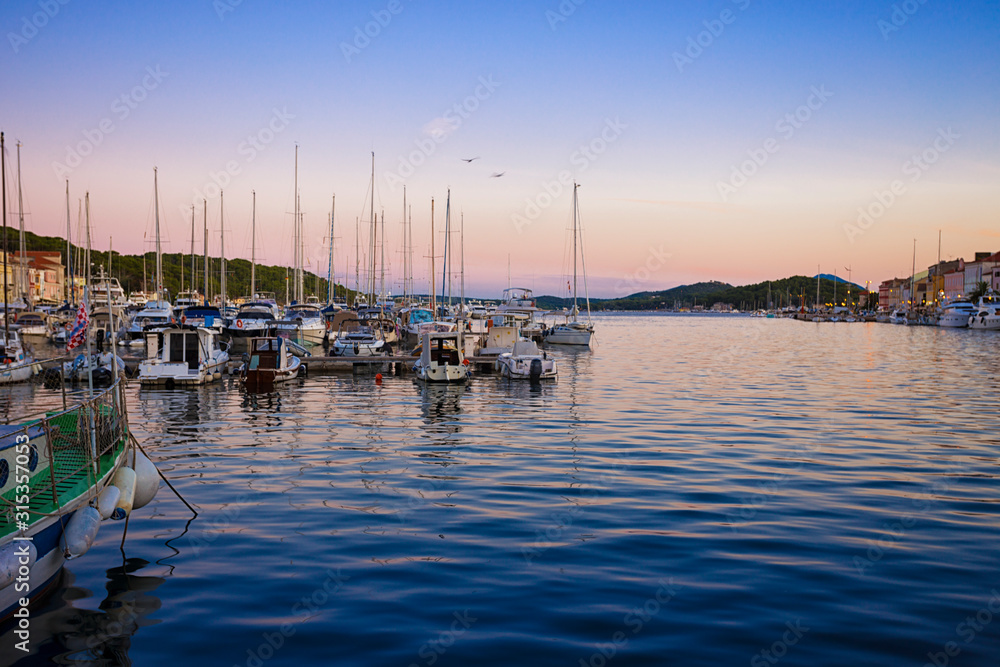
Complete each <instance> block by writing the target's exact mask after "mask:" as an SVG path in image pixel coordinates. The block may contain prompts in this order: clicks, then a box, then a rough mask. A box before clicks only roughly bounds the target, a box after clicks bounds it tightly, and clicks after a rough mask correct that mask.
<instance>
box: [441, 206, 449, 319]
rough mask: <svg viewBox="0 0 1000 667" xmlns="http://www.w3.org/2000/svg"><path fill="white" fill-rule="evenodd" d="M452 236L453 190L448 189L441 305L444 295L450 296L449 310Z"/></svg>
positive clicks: (445, 209) (445, 208) (445, 211)
mask: <svg viewBox="0 0 1000 667" xmlns="http://www.w3.org/2000/svg"><path fill="white" fill-rule="evenodd" d="M450 236H451V188H448V198H447V199H446V200H445V204H444V257H443V258H442V261H441V303H442V304H443V303H444V302H445V300H444V295H445V292H446V289H445V288H446V285H447V294H448V308H449V309H450V308H451V281H450V280H449V279H448V278H449V277H450V276H449V275H448V268H449V265H450V260H451V258H450V257H449V256H448V238H449V237H450Z"/></svg>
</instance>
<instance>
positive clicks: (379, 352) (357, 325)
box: [330, 311, 392, 357]
mask: <svg viewBox="0 0 1000 667" xmlns="http://www.w3.org/2000/svg"><path fill="white" fill-rule="evenodd" d="M381 322H382V321H381V320H370V321H368V322H363V321H361V320H359V319H358V317H357V316H356V315H355V314H354V313H351V312H347V311H345V312H341V313H337V316H336V317H335V318H334V323H335V324H336V326H337V334H336V337H335V338H334V339H333V341H332V342H331V343H330V354H331V355H333V356H335V357H381V356H387V355H391V354H392V346H391V345H389V344H388V343H386V342H385V336H384V335H383V333H382V324H381Z"/></svg>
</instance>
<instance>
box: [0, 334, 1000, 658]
mask: <svg viewBox="0 0 1000 667" xmlns="http://www.w3.org/2000/svg"><path fill="white" fill-rule="evenodd" d="M598 339H599V342H598V344H597V345H596V346H595V350H594V351H593V352H589V351H575V352H574V351H564V350H560V351H556V352H555V354H556V356H557V357H558V359H559V364H560V379H559V381H558V382H557V383H554V384H547V385H544V386H542V387H541V388H538V389H533V388H531V387H529V386H527V385H521V384H507V383H506V382H503V381H501V380H498V379H496V378H492V377H477V378H475V379H474V380H473V381H472V382H471V384H470V385H469V386H467V387H439V386H430V387H424V386H421V385H419V384H417V383H415V382H413V381H412V380H410V379H408V378H395V377H387V378H386V379H385V381H384V382H383V384H382V385H381V386H377V385H376V384H375V382H374V381H373V379H372V378H371V377H370V376H363V375H362V376H356V377H352V376H350V375H346V376H345V375H327V376H319V375H313V376H310V377H308V378H306V379H304V380H301V381H297V382H295V383H293V384H292V385H291V386H289V387H286V388H282V389H281V390H280V391H279V392H278V393H277V394H274V395H269V396H259V397H252V396H247V395H246V394H244V393H243V392H242V391H241V390H240V389H239V388H238V387H237V386H235V385H232V384H227V385H226V386H225V387H223V386H219V385H216V386H212V387H203V388H200V389H195V390H187V391H184V390H175V391H165V390H164V391H154V390H145V389H143V390H139V389H138V388H137V387H133V388H132V389H131V390H130V391H131V394H132V399H131V401H130V409H131V421H132V426H133V429H134V430H135V431H136V433H137V435H138V436H139V438H140V440H141V441H142V442H144V443H145V446H146V448H147V450H148V451H149V452H150V454H151V456H152V458H153V459H154V460H156V461H157V462H158V463H159V467H160V468H161V470H163V471H164V472H165V473H166V474H167V475H168V477H169V478H170V479H171V480H172V481H173V482H174V484H175V485H176V486H177V488H178V489H180V491H181V492H182V493H183V494H184V496H185V497H186V498H187V500H188V501H190V502H192V503H194V504H196V505H197V506H198V507H199V508H200V511H201V512H202V513H201V514H200V515H199V516H198V518H197V519H195V520H194V521H191V522H188V518H189V515H188V514H186V510H185V508H184V506H183V505H182V504H181V503H180V502H179V501H178V500H177V499H176V498H174V497H173V496H172V495H171V494H170V492H169V490H168V489H166V488H165V487H162V488H161V489H160V493H159V495H158V497H157V499H156V500H155V501H154V503H153V504H152V505H151V506H149V507H146V508H144V509H142V510H139V511H138V512H137V514H136V516H135V517H134V518H135V520H134V521H133V522H131V524H130V526H129V529H128V538H127V541H126V547H125V555H126V556H127V558H128V560H127V561H125V562H123V560H122V554H121V552H120V551H119V550H118V542H119V540H120V537H121V528H120V525H113V526H105V527H104V533H103V534H102V536H101V538H99V542H98V545H96V546H95V547H94V549H92V550H91V552H90V553H89V554H88V555H87V556H86V557H85V558H83V559H81V560H79V561H75V562H73V563H71V564H70V565H69V567H68V568H67V582H66V587H65V588H63V590H62V591H61V592H60V593H59V594H57V595H56V596H54V597H53V599H52V600H50V602H49V603H48V605H47V606H46V607H45V609H44V610H39V611H37V612H36V618H37V620H36V628H35V631H36V634H35V635H34V637H35V641H36V644H37V645H38V648H39V651H40V653H41V654H42V655H44V656H59V657H57V658H54V659H55V660H57V661H59V662H62V663H63V664H70V663H72V664H101V665H118V664H129V660H131V661H133V662H134V663H135V664H137V665H143V666H146V665H177V664H192V665H202V664H219V665H251V666H252V665H257V664H258V662H257V660H258V659H263V660H262V663H263V664H266V665H303V664H317V665H318V664H358V665H375V664H378V665H382V664H389V665H392V664H395V665H411V664H416V665H431V664H437V665H471V664H497V665H507V664H564V665H573V666H576V665H579V664H580V661H583V664H589V665H601V664H604V663H605V662H607V663H608V664H650V665H657V664H678V665H728V664H747V663H750V664H773V661H774V660H777V659H778V658H781V662H782V664H789V665H791V664H802V665H827V664H829V665H834V664H837V665H840V664H858V665H860V664H913V665H922V664H924V663H926V662H928V661H929V660H930V658H929V656H928V653H931V654H940V655H939V656H937V657H938V658H939V659H943V658H947V659H948V660H949V661H950V664H962V665H983V664H987V663H988V661H990V660H992V661H993V662H989V663H988V664H996V660H997V656H1000V639H998V638H1000V615H997V612H1000V596H995V594H996V591H997V590H1000V566H998V561H997V556H998V553H1000V550H998V547H1000V538H998V535H1000V533H998V529H1000V521H998V505H997V498H998V495H1000V494H998V491H997V489H998V485H997V481H996V476H997V472H998V464H997V454H998V441H1000V418H998V414H997V405H998V397H1000V390H998V381H997V378H998V373H997V371H998V361H997V354H996V351H997V342H998V340H1000V338H997V337H996V335H991V334H990V333H988V332H971V331H946V330H938V329H934V328H924V327H900V326H890V325H877V324H867V325H865V324H822V325H817V324H813V323H802V322H793V321H787V320H754V319H748V318H729V317H668V316H604V317H601V318H599V319H598ZM18 391H21V392H23V391H25V390H23V389H22V390H8V395H7V399H6V400H7V401H8V403H9V402H11V401H14V402H16V401H17V400H22V401H23V400H25V399H24V397H23V396H21V397H20V398H17V396H19V395H18V394H16V392H18ZM10 392H14V393H10ZM35 392H36V393H37V394H38V396H41V395H42V394H43V393H44V390H42V389H37V390H35ZM47 400H51V396H50V397H49V399H47ZM991 600H993V602H992V604H993V611H990V604H991ZM977 612H979V621H978V622H977V624H976V625H960V624H962V623H963V621H965V619H966V618H967V617H969V616H973V617H975V616H976V614H977ZM987 616H989V620H988V622H984V621H987ZM976 627H978V628H979V630H976V629H975V628H976ZM46 635H47V636H49V637H50V639H49V640H47V641H46V642H45V643H44V644H43V643H42V637H44V636H46ZM3 640H4V646H3V650H4V651H7V650H8V647H9V646H10V642H9V641H8V640H9V636H5V637H4V638H3ZM88 640H89V641H88ZM947 642H955V644H954V645H952V646H950V647H947V648H949V649H950V650H951V651H952V653H953V654H954V650H955V649H957V650H959V651H960V653H959V654H958V655H957V656H956V655H953V656H947V655H945V654H944V653H943V652H944V651H945V650H946V644H947ZM274 646H277V648H273V647H274ZM762 651H767V653H766V654H765V653H762ZM7 655H10V654H9V653H8V654H7ZM74 661H75V662H74ZM755 661H756V662H755ZM19 664H47V660H43V659H42V657H41V656H35V657H31V658H27V659H24V660H23V661H22V663H19Z"/></svg>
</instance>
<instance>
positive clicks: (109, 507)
mask: <svg viewBox="0 0 1000 667" xmlns="http://www.w3.org/2000/svg"><path fill="white" fill-rule="evenodd" d="M121 497H122V490H121V489H119V488H118V487H117V486H115V485H114V484H108V485H107V486H106V487H104V490H103V491H101V493H100V494H98V496H97V511H98V512H100V514H101V519H110V518H111V515H112V514H114V511H115V507H116V506H117V505H118V501H119V500H120V499H121Z"/></svg>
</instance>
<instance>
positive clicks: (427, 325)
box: [399, 306, 458, 345]
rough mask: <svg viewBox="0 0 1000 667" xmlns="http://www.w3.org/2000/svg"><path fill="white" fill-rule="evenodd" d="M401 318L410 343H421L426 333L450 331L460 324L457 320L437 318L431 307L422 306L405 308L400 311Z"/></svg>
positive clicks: (405, 335)
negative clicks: (447, 320) (448, 320)
mask: <svg viewBox="0 0 1000 667" xmlns="http://www.w3.org/2000/svg"><path fill="white" fill-rule="evenodd" d="M399 318H400V322H401V323H402V328H403V335H404V337H405V339H406V343H407V344H409V345H416V344H417V343H419V342H420V340H421V337H422V336H423V335H424V334H425V333H448V332H449V331H455V329H456V327H457V326H458V325H457V323H455V322H442V321H440V320H435V319H434V313H433V312H432V311H431V309H430V308H424V307H422V306H413V307H410V308H403V309H402V310H400V311H399Z"/></svg>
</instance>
